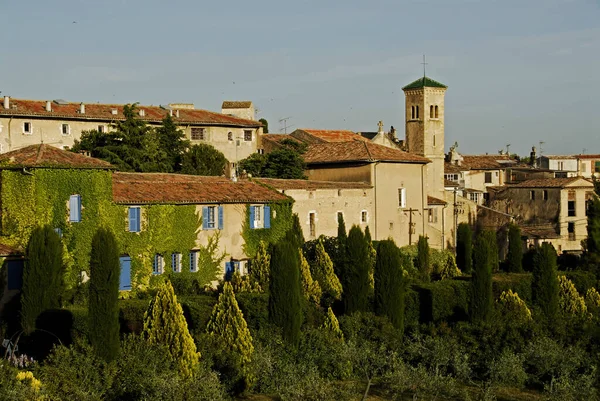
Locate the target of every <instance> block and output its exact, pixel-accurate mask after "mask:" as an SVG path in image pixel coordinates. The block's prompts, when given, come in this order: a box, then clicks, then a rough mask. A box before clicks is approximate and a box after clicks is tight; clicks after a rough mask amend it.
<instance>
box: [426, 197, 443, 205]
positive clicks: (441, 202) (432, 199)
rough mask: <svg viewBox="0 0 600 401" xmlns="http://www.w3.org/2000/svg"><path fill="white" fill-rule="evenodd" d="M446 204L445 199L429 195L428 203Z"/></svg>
mask: <svg viewBox="0 0 600 401" xmlns="http://www.w3.org/2000/svg"><path fill="white" fill-rule="evenodd" d="M445 204H447V202H446V201H445V200H442V199H439V198H435V197H433V196H429V195H427V205H445Z"/></svg>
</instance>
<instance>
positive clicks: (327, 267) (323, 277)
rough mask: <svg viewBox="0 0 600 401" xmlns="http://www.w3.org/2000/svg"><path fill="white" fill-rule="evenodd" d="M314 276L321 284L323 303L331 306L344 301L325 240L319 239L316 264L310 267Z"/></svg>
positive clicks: (340, 285) (315, 258)
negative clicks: (325, 246) (326, 250)
mask: <svg viewBox="0 0 600 401" xmlns="http://www.w3.org/2000/svg"><path fill="white" fill-rule="evenodd" d="M310 268H311V272H312V276H313V277H314V279H315V280H316V281H317V282H318V283H319V285H320V287H321V290H322V294H323V302H324V304H325V305H328V306H329V305H331V304H332V303H333V302H334V301H339V300H340V299H342V284H341V283H340V280H339V279H338V277H337V276H336V275H335V272H334V271H333V262H332V261H331V258H330V257H329V255H328V254H327V252H325V248H324V246H323V238H319V239H318V241H317V245H316V247H315V256H314V262H313V263H312V265H311V266H310Z"/></svg>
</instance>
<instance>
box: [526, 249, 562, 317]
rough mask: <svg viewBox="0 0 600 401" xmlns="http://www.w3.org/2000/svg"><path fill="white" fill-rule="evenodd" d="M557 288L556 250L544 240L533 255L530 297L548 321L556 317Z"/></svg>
mask: <svg viewBox="0 0 600 401" xmlns="http://www.w3.org/2000/svg"><path fill="white" fill-rule="evenodd" d="M558 290H559V287H558V272H557V268H556V250H555V249H554V247H553V246H552V245H551V244H549V243H547V242H544V243H543V244H542V246H541V247H540V248H538V249H537V252H536V253H535V256H534V257H533V277H532V282H531V298H532V300H533V303H534V305H536V306H537V307H538V308H539V309H540V310H541V311H542V313H543V314H544V317H545V318H546V319H547V321H548V322H550V321H552V320H553V319H554V318H555V317H556V314H557V311H558Z"/></svg>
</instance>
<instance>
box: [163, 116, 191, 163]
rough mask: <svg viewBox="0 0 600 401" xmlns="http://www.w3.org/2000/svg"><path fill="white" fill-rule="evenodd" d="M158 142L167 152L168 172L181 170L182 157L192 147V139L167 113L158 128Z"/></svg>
mask: <svg viewBox="0 0 600 401" xmlns="http://www.w3.org/2000/svg"><path fill="white" fill-rule="evenodd" d="M156 132H157V134H158V143H159V144H160V147H161V148H162V149H164V150H165V152H166V155H165V156H166V160H167V165H168V166H169V167H168V168H169V171H168V172H173V171H179V170H181V162H182V157H183V154H184V153H185V151H186V150H187V149H188V148H189V147H190V141H188V140H187V139H186V138H185V133H184V132H183V131H182V130H180V129H179V127H178V126H177V124H175V120H174V119H173V117H171V115H170V114H167V115H166V116H165V118H163V120H162V125H161V126H160V127H158V128H156Z"/></svg>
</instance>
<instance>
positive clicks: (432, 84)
mask: <svg viewBox="0 0 600 401" xmlns="http://www.w3.org/2000/svg"><path fill="white" fill-rule="evenodd" d="M424 87H427V88H447V86H446V85H444V84H443V83H441V82H438V81H436V80H433V79H431V78H429V77H422V78H419V79H417V80H416V81H413V82H411V83H409V84H408V85H406V86H405V87H404V88H402V90H407V89H420V88H424Z"/></svg>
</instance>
